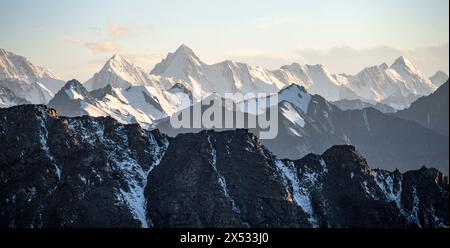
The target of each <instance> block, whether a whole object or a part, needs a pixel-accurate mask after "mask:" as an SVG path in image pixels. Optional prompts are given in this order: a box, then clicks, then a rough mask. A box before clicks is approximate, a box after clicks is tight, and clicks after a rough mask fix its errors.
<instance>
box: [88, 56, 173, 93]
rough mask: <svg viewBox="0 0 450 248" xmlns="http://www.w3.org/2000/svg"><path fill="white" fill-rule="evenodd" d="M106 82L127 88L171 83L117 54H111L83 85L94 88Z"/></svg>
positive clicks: (115, 86)
mask: <svg viewBox="0 0 450 248" xmlns="http://www.w3.org/2000/svg"><path fill="white" fill-rule="evenodd" d="M108 84H109V85H111V86H112V87H113V88H128V87H130V86H155V87H159V88H165V87H167V86H168V85H171V84H170V82H168V80H166V79H163V78H161V77H157V76H151V75H149V74H148V73H146V72H144V70H143V69H142V68H140V67H139V66H137V65H135V64H133V63H132V62H131V61H130V60H128V59H127V58H125V57H124V56H122V55H119V54H115V55H114V56H112V57H111V58H110V59H109V60H108V61H107V62H106V63H105V65H104V66H103V68H102V69H101V70H100V71H99V72H97V73H95V74H94V76H93V77H92V78H90V79H89V80H88V81H86V82H85V83H84V86H85V87H86V89H88V90H96V89H100V88H103V87H105V86H106V85H108Z"/></svg>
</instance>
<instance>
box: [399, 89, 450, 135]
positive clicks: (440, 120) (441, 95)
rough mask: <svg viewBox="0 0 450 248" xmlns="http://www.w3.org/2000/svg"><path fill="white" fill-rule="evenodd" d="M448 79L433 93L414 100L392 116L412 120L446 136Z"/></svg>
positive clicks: (447, 125)
mask: <svg viewBox="0 0 450 248" xmlns="http://www.w3.org/2000/svg"><path fill="white" fill-rule="evenodd" d="M448 92H449V88H448V81H447V82H446V83H444V84H443V85H442V86H441V87H439V88H438V89H437V90H436V91H435V92H434V93H433V94H431V95H429V96H424V97H421V98H419V99H418V100H417V101H415V102H414V103H413V104H411V106H410V107H409V108H407V109H404V110H401V111H398V112H396V113H394V114H393V115H394V116H397V117H400V118H403V119H407V120H413V121H415V122H417V123H419V124H420V125H422V126H424V127H426V128H429V129H431V130H434V131H436V132H438V133H441V134H443V135H447V136H448V127H449V116H448V111H449V98H448Z"/></svg>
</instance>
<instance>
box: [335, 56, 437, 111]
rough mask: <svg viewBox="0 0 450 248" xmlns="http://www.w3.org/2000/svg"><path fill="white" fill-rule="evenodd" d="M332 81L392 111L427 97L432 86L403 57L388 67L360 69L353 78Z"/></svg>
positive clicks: (349, 76) (340, 76)
mask: <svg viewBox="0 0 450 248" xmlns="http://www.w3.org/2000/svg"><path fill="white" fill-rule="evenodd" d="M335 78H336V79H337V80H338V81H340V82H341V84H343V85H346V86H347V87H348V88H350V89H352V90H353V92H355V93H356V94H357V95H358V96H360V97H362V98H363V99H365V100H368V101H370V102H372V103H373V102H383V103H385V104H388V105H390V106H392V107H394V108H396V109H403V108H405V107H408V106H409V104H411V102H412V101H414V100H415V99H417V98H418V97H419V96H422V95H428V94H430V93H432V92H433V91H435V90H436V88H437V87H436V86H435V85H434V84H433V83H432V82H431V81H430V79H428V78H426V77H425V76H424V75H423V74H422V73H421V72H420V71H419V70H417V68H415V66H414V65H413V64H412V63H411V62H410V61H409V60H407V59H406V58H405V57H403V56H402V57H399V58H398V59H397V60H395V62H394V63H393V64H392V65H391V66H390V67H388V66H387V65H386V64H385V63H383V64H381V65H378V66H372V67H367V68H364V69H363V70H362V71H361V72H359V73H358V74H356V75H344V74H341V75H338V76H335Z"/></svg>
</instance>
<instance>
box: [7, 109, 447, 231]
mask: <svg viewBox="0 0 450 248" xmlns="http://www.w3.org/2000/svg"><path fill="white" fill-rule="evenodd" d="M0 143H2V144H9V145H8V146H5V147H3V149H1V150H0V186H1V187H0V200H1V201H2V204H1V205H0V226H1V227H27V228H28V227H328V228H330V227H341V228H342V227H372V228H373V227H412V228H418V227H424V228H442V227H447V228H448V226H449V204H448V203H449V194H448V189H449V183H448V177H446V176H444V175H443V174H442V173H441V172H439V171H438V170H436V169H431V168H426V167H423V168H421V169H418V170H412V171H407V172H404V173H401V172H399V171H398V170H396V171H386V170H380V169H372V168H371V167H370V166H369V164H368V163H367V161H366V160H365V159H364V157H363V156H362V155H361V154H360V153H359V152H358V150H357V149H356V148H355V147H353V146H348V145H341V146H333V147H331V148H330V149H327V150H326V151H325V152H324V153H322V154H321V155H315V154H308V155H307V156H305V157H303V158H301V159H299V160H288V159H278V158H277V157H275V156H274V155H273V154H272V153H271V152H270V151H269V150H267V148H265V147H264V146H263V145H262V144H261V143H260V141H259V140H258V139H257V137H256V136H255V135H254V134H252V133H250V132H249V131H248V130H243V129H239V130H234V131H224V132H215V131H211V130H210V131H203V132H200V133H197V134H192V133H190V134H182V135H179V136H177V137H175V138H170V137H167V136H166V135H164V134H163V133H161V132H159V131H157V130H154V131H148V130H145V129H142V128H141V127H140V126H139V125H136V124H132V125H123V124H121V123H119V122H117V121H115V120H114V119H113V118H111V117H90V116H83V117H74V118H68V117H61V116H58V113H57V112H56V111H55V110H54V109H51V108H47V107H46V106H44V105H20V106H15V107H11V108H4V109H0Z"/></svg>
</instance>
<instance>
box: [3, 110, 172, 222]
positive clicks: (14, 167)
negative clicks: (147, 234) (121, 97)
mask: <svg viewBox="0 0 450 248" xmlns="http://www.w3.org/2000/svg"><path fill="white" fill-rule="evenodd" d="M0 126H1V129H0V130H1V134H0V142H1V143H2V144H8V145H5V146H3V147H2V150H1V152H0V161H1V162H0V179H1V180H0V185H1V189H0V198H1V202H2V204H1V205H0V226H2V227H141V226H142V227H146V226H148V225H149V223H150V222H149V221H148V220H147V219H146V217H145V216H146V214H145V205H144V202H145V200H144V198H143V188H144V186H145V184H146V175H147V173H148V171H150V170H151V168H152V166H154V165H156V164H157V163H158V161H159V159H160V157H161V156H162V154H163V152H164V150H165V147H166V146H167V140H166V138H165V136H164V135H161V134H160V133H159V132H157V131H153V132H149V131H144V130H142V129H141V128H140V127H139V126H138V125H128V126H124V125H121V124H118V123H117V122H116V121H114V120H113V119H112V118H109V117H108V118H92V117H87V116H86V117H79V118H71V119H69V118H65V117H57V116H56V115H55V113H54V112H53V111H48V109H47V108H46V107H45V106H42V105H22V106H17V107H13V108H9V109H2V110H0Z"/></svg>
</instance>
